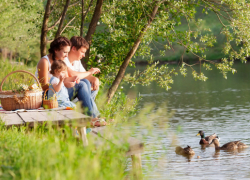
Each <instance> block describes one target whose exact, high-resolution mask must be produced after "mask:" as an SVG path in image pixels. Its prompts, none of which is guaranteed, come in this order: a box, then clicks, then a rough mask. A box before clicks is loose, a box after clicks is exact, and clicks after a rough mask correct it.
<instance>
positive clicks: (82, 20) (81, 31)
mask: <svg viewBox="0 0 250 180" xmlns="http://www.w3.org/2000/svg"><path fill="white" fill-rule="evenodd" d="M84 19H85V16H84V0H82V19H81V29H80V36H81V37H82V36H83V23H84Z"/></svg>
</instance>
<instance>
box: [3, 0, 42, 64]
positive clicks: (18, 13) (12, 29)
mask: <svg viewBox="0 0 250 180" xmlns="http://www.w3.org/2000/svg"><path fill="white" fill-rule="evenodd" d="M42 10H43V6H42V3H41V1H37V0H35V1H34V0H25V1H24V0H21V1H16V0H8V1H6V0H4V1H1V2H0V14H1V16H0V17H1V23H0V44H1V45H0V48H8V49H9V50H11V51H13V52H14V54H15V56H17V57H19V58H21V59H22V60H25V61H26V62H29V61H34V57H37V54H39V52H38V51H37V48H35V47H37V46H38V44H39V40H40V39H39V35H40V31H41V30H40V27H41V19H42V15H43V14H42Z"/></svg>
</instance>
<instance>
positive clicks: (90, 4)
mask: <svg viewBox="0 0 250 180" xmlns="http://www.w3.org/2000/svg"><path fill="white" fill-rule="evenodd" d="M93 1H94V0H91V1H90V3H89V6H88V9H87V11H86V12H85V13H84V0H82V21H81V29H80V36H83V24H84V21H85V18H86V16H87V14H88V12H89V10H90V7H91V6H92V4H93Z"/></svg>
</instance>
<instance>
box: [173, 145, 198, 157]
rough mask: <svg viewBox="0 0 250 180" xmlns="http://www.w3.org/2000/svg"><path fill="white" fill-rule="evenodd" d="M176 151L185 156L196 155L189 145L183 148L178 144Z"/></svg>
mask: <svg viewBox="0 0 250 180" xmlns="http://www.w3.org/2000/svg"><path fill="white" fill-rule="evenodd" d="M175 153H176V154H179V155H183V156H190V155H194V154H195V153H194V151H193V149H192V148H191V147H190V146H187V147H185V148H182V147H180V146H177V147H176V148H175Z"/></svg>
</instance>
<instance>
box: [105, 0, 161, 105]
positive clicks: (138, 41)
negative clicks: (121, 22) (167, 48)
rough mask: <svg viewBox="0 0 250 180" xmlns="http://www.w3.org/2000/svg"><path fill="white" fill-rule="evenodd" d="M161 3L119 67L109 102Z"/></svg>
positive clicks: (110, 90) (111, 88)
mask: <svg viewBox="0 0 250 180" xmlns="http://www.w3.org/2000/svg"><path fill="white" fill-rule="evenodd" d="M159 5H160V2H157V3H156V5H155V6H154V8H153V11H152V13H151V15H150V19H149V20H148V23H147V24H146V25H145V27H144V28H143V29H142V30H141V32H140V34H139V36H138V38H137V39H136V41H135V42H134V45H133V47H132V48H131V50H130V51H129V53H128V54H127V56H126V58H125V60H124V61H123V63H122V65H121V67H120V69H119V72H118V74H117V75H116V78H115V80H114V81H113V83H112V85H111V87H110V88H109V91H108V94H107V97H108V99H107V102H108V103H109V102H110V101H111V99H112V98H113V96H114V94H115V92H116V90H117V88H118V86H119V84H120V83H121V81H122V79H123V77H124V74H125V71H126V68H127V66H128V64H129V61H130V60H131V58H132V57H133V55H134V54H135V52H136V51H137V49H138V46H139V45H140V43H141V40H142V38H143V36H144V34H145V33H146V31H147V29H148V27H149V26H150V24H151V23H152V21H153V19H154V17H155V15H156V13H157V11H158V8H159Z"/></svg>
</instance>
